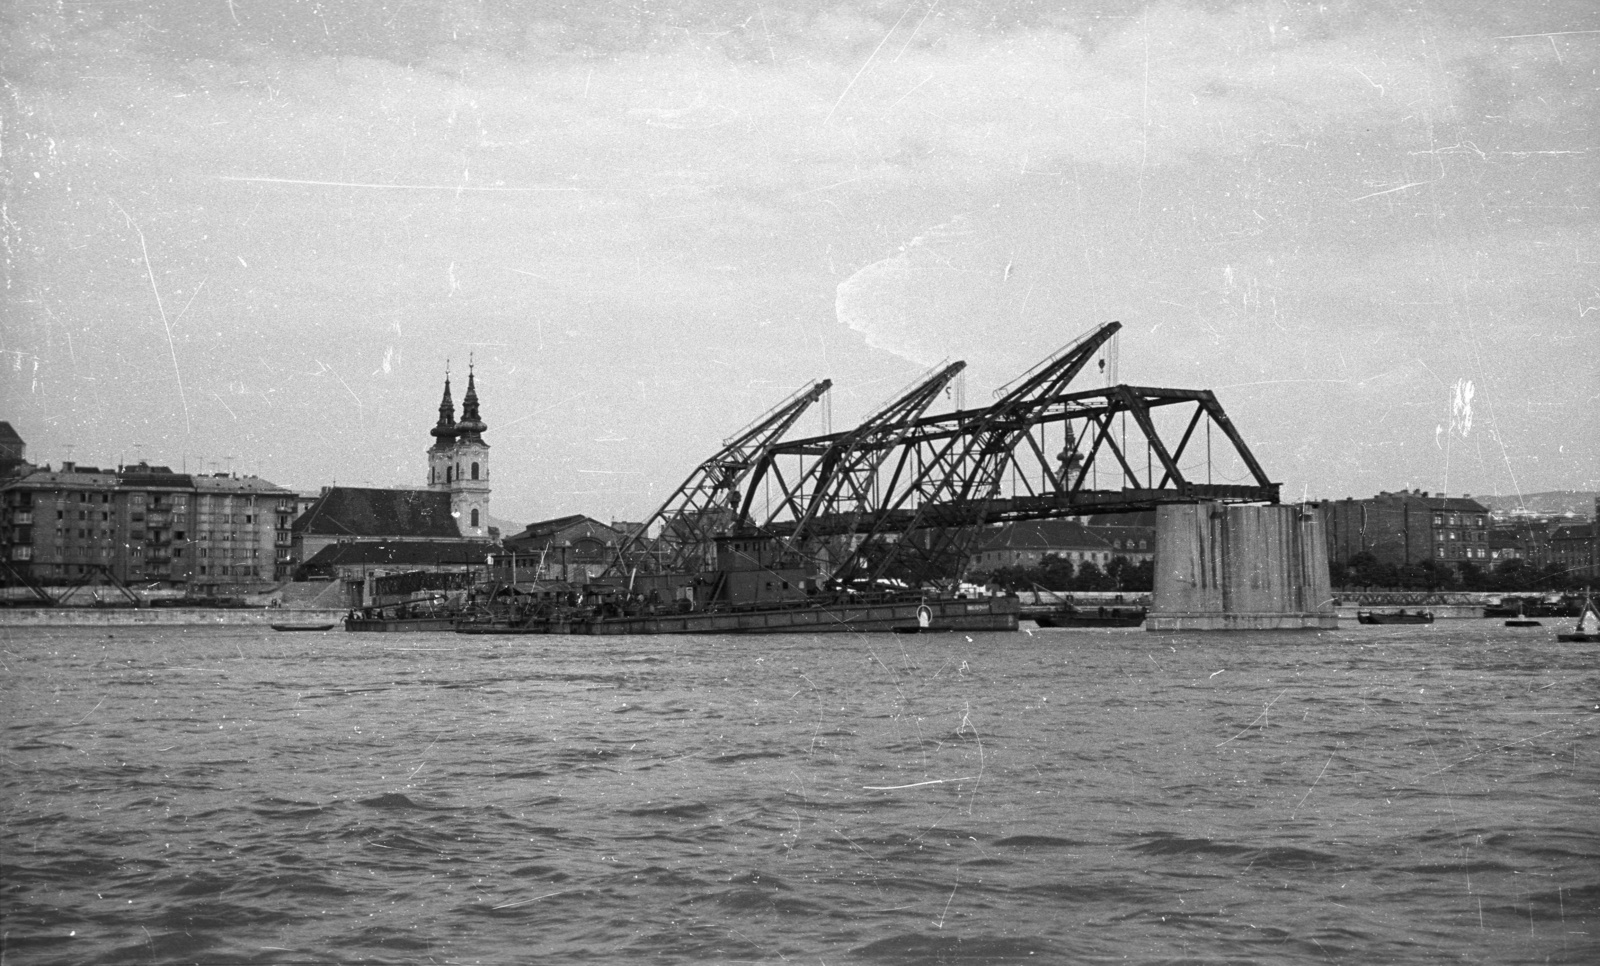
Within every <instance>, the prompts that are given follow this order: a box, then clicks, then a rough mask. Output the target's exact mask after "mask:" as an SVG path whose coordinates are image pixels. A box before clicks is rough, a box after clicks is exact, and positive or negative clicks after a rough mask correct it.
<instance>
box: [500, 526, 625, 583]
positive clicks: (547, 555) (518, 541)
mask: <svg viewBox="0 0 1600 966" xmlns="http://www.w3.org/2000/svg"><path fill="white" fill-rule="evenodd" d="M626 537H627V534H625V533H624V532H623V531H621V530H618V529H617V528H615V527H610V526H607V525H606V524H604V523H601V522H600V521H599V520H596V519H594V518H592V517H586V516H584V515H583V514H581V513H573V514H569V515H567V516H564V517H555V518H554V519H550V520H540V521H538V522H537V523H530V524H528V526H527V527H525V528H524V529H523V530H522V532H520V533H517V534H514V535H512V536H509V537H506V538H505V539H504V540H503V541H501V542H502V544H503V545H504V546H505V548H506V550H507V551H508V553H506V554H504V555H502V557H501V558H497V562H496V567H498V568H501V570H502V571H503V573H502V579H506V580H510V579H511V577H510V573H511V570H512V568H513V566H514V567H515V571H516V580H517V581H518V582H524V581H529V580H562V581H568V582H572V583H579V584H581V583H583V582H584V581H586V580H589V579H591V578H594V577H598V576H599V575H600V574H601V573H602V572H603V571H604V570H605V569H606V567H608V566H609V565H610V564H611V563H612V561H613V559H614V558H615V556H616V552H617V547H618V546H619V545H620V544H621V543H622V541H623V540H624V539H625V538H626Z"/></svg>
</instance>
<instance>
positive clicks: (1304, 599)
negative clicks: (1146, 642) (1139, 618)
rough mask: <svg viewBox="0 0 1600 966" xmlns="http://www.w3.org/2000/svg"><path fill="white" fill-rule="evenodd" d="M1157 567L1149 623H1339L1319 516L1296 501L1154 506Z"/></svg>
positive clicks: (1285, 626) (1206, 626)
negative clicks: (1291, 503)
mask: <svg viewBox="0 0 1600 966" xmlns="http://www.w3.org/2000/svg"><path fill="white" fill-rule="evenodd" d="M1155 571H1156V572H1155V578H1156V581H1155V594H1154V597H1153V599H1152V601H1151V608H1150V612H1149V614H1148V615H1147V616H1146V617H1145V624H1144V626H1145V630H1148V631H1268V630H1289V629H1302V628H1307V629H1314V628H1328V629H1332V628H1335V627H1338V626H1339V616H1338V614H1337V613H1335V612H1334V608H1333V594H1332V592H1331V588H1330V586H1329V583H1328V551H1327V535H1326V533H1325V532H1324V531H1323V528H1322V517H1321V515H1320V514H1318V513H1315V512H1312V511H1302V510H1301V508H1299V507H1293V506H1279V505H1272V506H1243V505H1229V504H1222V503H1190V504H1171V505H1165V506H1162V507H1159V508H1158V509H1157V510H1156V559H1155Z"/></svg>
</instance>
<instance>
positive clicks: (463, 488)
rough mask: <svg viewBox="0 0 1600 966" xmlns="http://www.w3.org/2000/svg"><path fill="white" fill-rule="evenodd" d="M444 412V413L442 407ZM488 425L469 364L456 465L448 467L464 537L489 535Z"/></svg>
mask: <svg viewBox="0 0 1600 966" xmlns="http://www.w3.org/2000/svg"><path fill="white" fill-rule="evenodd" d="M447 392H448V390H447ZM446 398H447V399H448V396H446ZM440 411H441V415H442V413H443V409H442V407H441V410H440ZM488 428H489V425H488V424H487V423H485V422H484V421H483V418H482V417H481V416H479V415H478V387H477V385H476V382H475V380H474V375H473V372H472V368H471V367H470V366H469V367H468V368H467V394H466V395H465V396H463V397H462V399H461V421H460V422H459V423H456V424H455V427H454V435H455V446H454V448H453V451H452V460H453V465H452V466H449V467H447V468H446V476H447V480H448V485H449V489H450V512H451V514H452V515H453V516H454V517H455V518H456V527H457V528H458V529H459V530H460V531H461V535H462V536H463V537H477V538H482V539H488V536H489V444H488V443H485V442H484V441H483V433H484V431H485V430H487V429H488Z"/></svg>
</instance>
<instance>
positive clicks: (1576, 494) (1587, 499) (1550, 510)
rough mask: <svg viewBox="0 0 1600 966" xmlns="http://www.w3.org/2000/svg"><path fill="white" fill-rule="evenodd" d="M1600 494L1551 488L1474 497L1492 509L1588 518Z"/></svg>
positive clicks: (1476, 495)
mask: <svg viewBox="0 0 1600 966" xmlns="http://www.w3.org/2000/svg"><path fill="white" fill-rule="evenodd" d="M1596 496H1600V494H1597V493H1595V492H1593V491H1590V490H1551V491H1550V492H1548V493H1524V494H1523V495H1522V496H1520V497H1519V496H1515V495H1513V496H1484V495H1483V494H1479V493H1474V494H1473V495H1472V498H1473V499H1474V500H1477V501H1478V502H1479V503H1482V504H1483V505H1484V506H1486V507H1488V508H1489V509H1491V510H1499V511H1501V512H1509V511H1511V510H1516V509H1518V508H1521V509H1525V510H1527V511H1529V512H1531V513H1537V514H1539V515H1541V516H1556V515H1559V514H1565V513H1571V514H1573V515H1574V516H1580V517H1583V518H1584V519H1588V518H1590V517H1592V516H1594V499H1595V497H1596Z"/></svg>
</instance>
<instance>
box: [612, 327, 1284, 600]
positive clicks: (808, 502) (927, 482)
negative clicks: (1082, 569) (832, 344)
mask: <svg viewBox="0 0 1600 966" xmlns="http://www.w3.org/2000/svg"><path fill="white" fill-rule="evenodd" d="M1120 328H1121V324H1120V323H1117V322H1112V323H1109V324H1107V325H1104V326H1101V327H1099V328H1098V329H1096V330H1094V331H1092V332H1091V333H1089V334H1088V335H1086V336H1084V337H1083V338H1081V339H1079V340H1078V341H1076V342H1074V343H1072V344H1070V345H1068V346H1067V347H1065V348H1063V349H1062V350H1061V351H1059V352H1058V353H1056V354H1054V355H1052V356H1051V357H1049V358H1048V359H1046V360H1044V361H1043V362H1041V363H1040V364H1038V365H1036V366H1035V367H1034V368H1033V369H1031V370H1029V371H1028V372H1027V373H1024V374H1023V375H1022V376H1021V377H1019V378H1018V379H1017V380H1015V381H1014V382H1013V383H1011V384H1010V385H1008V386H1007V387H1004V388H1003V389H1002V390H1001V391H1000V395H999V398H998V399H997V400H996V402H995V403H993V404H992V405H990V406H987V407H983V408H977V409H963V410H958V411H954V412H950V413H946V414H943V415H929V414H928V412H927V410H928V409H930V408H931V406H932V404H933V403H934V402H935V401H937V400H939V399H940V398H942V397H943V396H944V395H945V390H946V388H947V387H948V386H949V384H950V382H951V381H952V380H953V379H954V378H955V377H956V375H957V374H959V372H960V371H961V369H962V367H963V365H964V364H963V363H956V364H954V365H952V366H947V367H945V368H943V369H941V370H939V371H938V372H936V373H934V374H932V375H931V376H929V377H928V378H926V379H924V380H923V381H922V382H920V383H918V384H917V385H915V386H913V387H912V388H911V389H910V390H909V391H907V392H905V393H903V394H902V395H901V396H899V397H898V398H896V399H895V400H893V401H891V402H890V403H888V404H887V405H885V406H884V407H882V408H881V409H880V410H879V411H878V412H876V413H874V414H873V415H872V416H870V417H868V418H867V419H866V420H865V421H863V422H862V423H861V424H860V425H859V426H857V427H855V428H853V429H850V430H847V431H844V432H839V433H831V434H828V435H823V436H813V437H808V438H804V439H795V440H782V439H780V438H779V435H780V434H781V433H782V432H783V431H784V430H787V429H788V427H789V426H791V425H793V419H792V418H791V419H786V420H785V419H779V420H776V421H774V422H771V423H769V424H768V426H767V427H766V428H768V429H770V430H776V432H769V433H764V434H758V435H760V437H761V438H760V439H759V442H758V443H756V444H755V445H749V444H750V443H751V442H752V441H751V440H746V445H745V446H743V447H742V448H741V452H740V453H739V454H738V455H739V458H738V459H737V460H736V461H735V462H736V463H737V465H738V472H737V473H736V474H734V475H733V476H732V477H731V478H727V477H724V478H723V480H722V486H719V487H717V490H718V493H717V497H716V499H715V500H706V499H695V498H690V499H683V497H685V496H687V495H689V494H691V493H695V492H697V488H696V487H694V486H692V485H691V483H692V482H693V481H694V480H695V479H696V477H695V476H691V478H690V482H689V483H686V484H685V487H683V488H680V491H679V494H678V497H676V498H675V499H678V501H679V502H678V504H676V505H675V504H674V502H673V500H669V501H668V504H667V505H665V506H663V507H662V508H661V510H658V511H657V513H656V514H655V515H654V516H653V517H652V518H651V520H652V521H662V523H663V528H662V536H663V537H664V538H665V541H664V543H665V545H666V547H668V548H669V549H666V550H663V549H659V548H658V549H657V550H656V551H655V552H654V553H653V554H650V558H651V559H650V561H648V562H644V560H643V555H641V554H639V553H638V552H635V553H633V554H623V555H619V561H618V562H619V564H622V565H624V566H629V567H634V568H638V567H640V566H641V563H642V564H643V566H644V567H645V568H647V569H648V570H652V571H655V572H680V573H682V572H685V571H684V570H681V569H676V570H675V571H673V568H678V567H681V566H683V565H685V564H691V563H692V564H697V565H699V566H702V567H704V566H705V565H707V564H708V563H709V562H710V555H709V554H708V552H707V551H709V550H710V549H711V548H710V547H709V546H708V544H709V534H708V532H707V531H708V528H709V527H711V526H714V527H715V528H716V529H717V531H718V532H720V533H724V534H736V535H739V536H750V537H762V538H766V539H771V540H776V541H779V542H780V543H781V544H782V549H783V552H784V555H785V556H791V557H794V558H802V559H809V560H811V561H813V563H815V564H816V565H817V567H818V568H819V569H820V570H822V571H824V572H826V573H828V574H829V575H830V576H832V577H833V578H834V579H836V580H842V581H852V580H875V579H879V578H883V577H884V576H885V575H886V574H887V573H889V572H890V571H891V570H896V571H897V572H900V573H902V574H904V573H906V572H908V570H907V567H906V565H907V564H908V563H910V564H911V567H910V568H909V571H910V572H916V571H917V570H918V569H919V565H925V566H922V567H921V569H922V570H925V571H927V572H929V573H932V572H934V571H940V572H945V573H948V572H949V571H950V570H951V568H952V567H954V568H955V569H956V570H957V571H959V570H960V569H961V568H962V566H963V565H964V563H965V561H966V560H967V559H968V557H969V555H970V554H971V552H972V551H973V549H974V547H975V546H976V544H977V543H978V542H979V541H980V540H981V539H982V538H983V536H984V534H983V529H982V528H983V527H984V526H985V525H987V524H992V523H1000V522H1010V521H1021V520H1037V519H1049V518H1059V517H1067V516H1077V515H1081V514H1091V513H1128V512H1135V511H1140V510H1149V509H1153V508H1155V507H1157V506H1160V505H1162V504H1167V503H1197V502H1202V501H1215V502H1223V503H1276V502H1278V496H1279V485H1278V484H1277V483H1273V482H1271V481H1270V480H1268V478H1267V476H1266V473H1265V471H1264V470H1263V469H1262V468H1261V466H1260V464H1259V463H1258V462H1257V461H1256V459H1255V457H1254V456H1253V455H1252V454H1251V452H1250V450H1249V447H1248V446H1247V445H1246V444H1245V442H1244V440H1243V438H1242V437H1241V436H1240V435H1239V433H1238V431H1237V430H1236V429H1235V427H1234V426H1233V423H1232V422H1231V421H1230V420H1229V419H1228V416H1227V414H1226V413H1225V412H1224V411H1223V409H1222V406H1221V404H1220V403H1218V402H1217V399H1216V397H1215V395H1213V394H1212V393H1211V392H1210V391H1209V390H1204V389H1165V388H1154V387H1145V386H1128V385H1115V386H1109V387H1105V388H1101V389H1090V390H1074V389H1073V388H1072V387H1071V386H1070V383H1071V382H1072V381H1073V380H1074V379H1075V378H1076V377H1077V376H1079V375H1080V374H1081V373H1082V371H1083V370H1084V369H1085V368H1089V367H1090V364H1091V363H1092V362H1094V360H1095V358H1096V357H1097V356H1100V355H1101V354H1102V353H1103V352H1104V351H1105V347H1106V344H1107V342H1108V341H1109V340H1110V339H1111V338H1112V336H1114V335H1115V334H1116V332H1117V331H1118V330H1119V329H1120ZM1102 366H1103V362H1102ZM818 385H819V386H820V385H822V384H820V383H819V384H818ZM810 398H811V399H815V398H816V396H815V395H811V397H810ZM723 455H725V454H719V457H720V456H723ZM721 462H723V461H722V460H721V459H719V458H718V457H714V458H713V460H711V461H708V463H707V464H702V469H701V470H699V471H697V473H701V474H703V473H704V472H705V468H706V466H708V465H715V464H718V463H721ZM1218 464H1222V465H1223V466H1224V467H1226V472H1224V473H1223V474H1222V476H1223V481H1222V482H1217V481H1215V480H1214V476H1215V474H1214V467H1216V466H1218ZM698 492H700V493H702V494H703V493H704V491H698ZM724 501H726V502H724ZM689 520H693V521H703V522H704V523H705V526H701V527H699V528H698V532H696V533H695V538H694V541H693V542H694V543H696V545H697V546H696V549H695V551H694V552H693V553H684V552H681V551H682V544H681V543H680V542H679V541H676V540H675V539H674V537H673V534H674V532H681V531H684V530H686V529H688V530H694V529H695V528H694V527H688V526H686V524H685V522H684V521H689ZM674 521H676V522H674ZM866 544H871V545H874V546H876V547H877V548H879V550H880V552H878V553H876V554H871V555H868V554H861V553H857V552H856V551H857V548H860V547H862V546H863V545H866ZM643 546H644V541H643V537H642V535H641V537H640V541H639V542H638V544H637V547H636V550H637V549H638V548H642V547H643ZM625 549H626V548H625ZM625 558H631V559H625ZM663 564H665V565H667V566H662V565H663Z"/></svg>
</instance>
